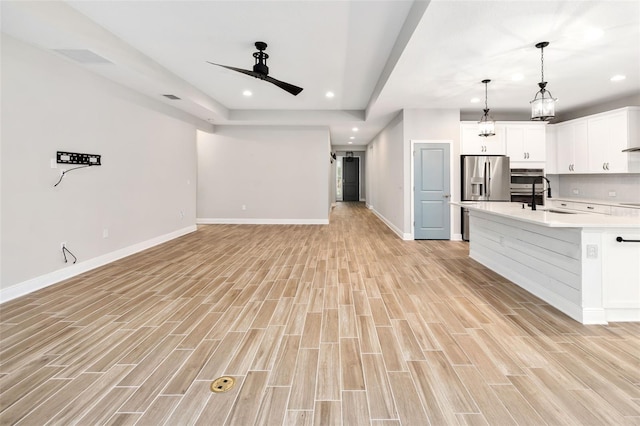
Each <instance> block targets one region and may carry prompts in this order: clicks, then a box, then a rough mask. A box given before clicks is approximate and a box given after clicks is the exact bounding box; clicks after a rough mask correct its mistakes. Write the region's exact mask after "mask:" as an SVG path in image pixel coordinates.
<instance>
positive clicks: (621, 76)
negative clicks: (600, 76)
mask: <svg viewBox="0 0 640 426" xmlns="http://www.w3.org/2000/svg"><path fill="white" fill-rule="evenodd" d="M626 78H627V76H626V75H622V74H616V75H614V76H613V77H611V78H610V80H611V81H622V80H624V79H626Z"/></svg>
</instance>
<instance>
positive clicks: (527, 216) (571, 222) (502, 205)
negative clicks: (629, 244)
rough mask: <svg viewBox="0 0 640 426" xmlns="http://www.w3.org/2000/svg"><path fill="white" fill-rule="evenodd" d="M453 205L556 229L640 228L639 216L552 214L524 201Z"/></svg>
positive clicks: (452, 203) (459, 203) (458, 203)
mask: <svg viewBox="0 0 640 426" xmlns="http://www.w3.org/2000/svg"><path fill="white" fill-rule="evenodd" d="M450 204H451V205H454V206H459V207H464V208H467V209H469V210H472V211H479V212H485V213H490V214H494V215H496V216H502V217H505V218H509V219H515V220H520V221H523V222H528V223H533V224H536V225H540V226H548V227H557V228H637V229H640V217H629V216H610V215H604V214H597V213H579V212H573V211H572V213H573V214H562V213H553V212H549V211H546V210H547V209H555V210H561V209H556V208H552V207H549V206H538V210H531V207H526V208H524V209H523V208H522V203H506V202H482V201H452V202H451V203H450Z"/></svg>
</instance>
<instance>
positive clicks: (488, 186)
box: [485, 162, 491, 198]
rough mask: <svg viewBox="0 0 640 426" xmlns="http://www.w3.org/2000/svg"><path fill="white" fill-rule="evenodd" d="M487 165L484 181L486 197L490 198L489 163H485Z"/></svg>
mask: <svg viewBox="0 0 640 426" xmlns="http://www.w3.org/2000/svg"><path fill="white" fill-rule="evenodd" d="M485 164H486V165H487V173H486V175H485V179H486V180H487V187H486V188H487V197H488V198H491V163H490V162H487V163H485Z"/></svg>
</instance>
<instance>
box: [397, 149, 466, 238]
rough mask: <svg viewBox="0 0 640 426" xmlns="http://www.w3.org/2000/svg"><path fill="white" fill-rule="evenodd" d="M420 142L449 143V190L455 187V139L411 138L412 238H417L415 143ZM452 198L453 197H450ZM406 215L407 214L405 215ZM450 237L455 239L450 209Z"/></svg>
mask: <svg viewBox="0 0 640 426" xmlns="http://www.w3.org/2000/svg"><path fill="white" fill-rule="evenodd" d="M418 143H426V144H433V143H446V144H449V190H450V192H451V193H452V194H453V187H452V186H451V184H452V183H453V171H454V170H453V140H450V139H411V140H410V144H411V145H410V153H411V154H410V155H411V161H410V163H411V191H410V192H411V219H410V220H411V239H412V240H415V239H416V225H415V223H416V218H415V189H414V188H415V186H416V183H415V170H414V169H415V166H414V162H415V161H414V152H415V145H416V144H418ZM449 200H451V197H449ZM405 217H406V216H405ZM449 223H450V225H449V239H450V240H451V239H453V210H452V209H449Z"/></svg>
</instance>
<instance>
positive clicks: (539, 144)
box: [522, 126, 547, 161]
mask: <svg viewBox="0 0 640 426" xmlns="http://www.w3.org/2000/svg"><path fill="white" fill-rule="evenodd" d="M523 133H524V139H523V144H522V145H523V149H524V155H525V156H526V157H527V161H545V160H546V156H547V151H546V137H545V128H544V127H543V126H536V127H525V128H524V132H523Z"/></svg>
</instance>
